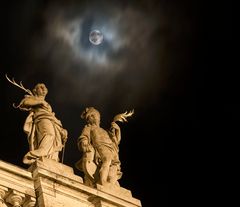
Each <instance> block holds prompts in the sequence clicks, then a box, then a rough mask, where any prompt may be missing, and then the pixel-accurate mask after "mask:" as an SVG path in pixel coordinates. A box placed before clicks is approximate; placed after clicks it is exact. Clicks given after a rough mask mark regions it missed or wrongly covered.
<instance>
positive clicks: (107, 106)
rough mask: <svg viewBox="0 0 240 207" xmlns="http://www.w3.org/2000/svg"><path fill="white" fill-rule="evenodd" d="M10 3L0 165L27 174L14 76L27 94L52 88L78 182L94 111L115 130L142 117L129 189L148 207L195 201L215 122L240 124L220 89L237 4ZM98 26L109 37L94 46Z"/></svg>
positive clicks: (132, 130)
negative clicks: (116, 123)
mask: <svg viewBox="0 0 240 207" xmlns="http://www.w3.org/2000/svg"><path fill="white" fill-rule="evenodd" d="M6 2H7V3H4V4H2V3H1V7H0V13H1V14H0V15H1V18H0V22H1V33H0V51H1V55H0V100H1V101H0V113H1V122H2V124H1V143H0V159H1V160H3V161H6V162H9V163H12V164H15V165H18V166H21V167H23V168H27V167H28V166H26V165H24V164H23V163H22V158H23V156H24V154H25V153H26V152H27V151H28V143H27V138H26V135H25V134H24V132H23V130H22V127H23V123H24V121H25V118H26V117H27V113H26V112H23V111H20V110H18V109H15V108H13V107H12V104H13V103H19V101H20V100H21V99H22V98H23V96H24V94H25V93H24V91H23V90H21V89H19V88H17V87H15V86H13V85H11V84H10V83H9V82H8V81H7V80H6V78H5V74H6V73H7V74H8V76H9V77H10V78H12V77H14V78H15V80H16V82H18V83H19V82H20V81H22V83H23V85H24V86H25V88H28V89H32V88H33V87H34V85H35V84H36V83H39V82H43V83H45V84H46V86H47V88H48V90H49V93H48V95H47V97H46V100H47V101H48V102H49V103H50V104H51V106H52V108H53V111H54V112H55V113H56V117H57V118H59V119H60V120H61V121H62V124H63V126H64V128H66V129H67V130H68V133H69V139H68V142H67V145H66V151H65V159H64V164H66V165H69V166H72V167H73V168H74V171H75V174H77V175H82V174H81V172H79V171H78V170H77V169H75V167H74V164H75V162H77V161H78V160H79V159H80V153H79V151H78V149H77V145H76V141H77V138H78V136H79V135H80V133H81V130H82V128H83V126H84V124H85V123H84V121H83V120H82V119H81V118H80V115H81V112H82V111H83V110H84V108H85V107H87V106H93V107H95V108H97V109H98V110H99V111H100V113H101V126H102V127H103V128H105V129H107V128H108V127H109V126H110V123H111V121H112V118H113V117H114V116H115V115H116V114H118V113H122V112H125V111H130V110H132V109H134V110H135V114H134V115H133V116H132V117H131V118H129V119H128V123H120V127H121V129H122V140H121V143H120V145H119V148H120V161H121V163H122V164H121V167H122V171H123V177H122V178H121V180H120V185H121V186H122V187H124V188H127V189H129V190H131V191H132V194H133V196H134V197H135V198H138V199H140V200H141V202H142V205H143V207H155V206H162V207H165V206H168V205H171V204H172V202H177V203H178V204H180V203H182V204H186V203H189V202H190V200H191V199H190V200H189V197H190V196H189V195H190V194H193V191H194V190H193V189H195V188H197V189H199V188H198V187H197V186H200V185H201V182H202V181H203V182H204V176H206V171H207V169H206V171H205V170H203V169H205V168H204V167H200V166H204V164H203V163H204V161H203V160H204V159H206V154H207V151H208V149H209V145H211V144H212V143H213V141H211V140H212V139H213V137H214V129H217V128H218V127H219V126H222V125H223V124H220V125H217V124H216V120H218V119H219V118H220V119H221V118H223V117H224V116H225V114H227V113H230V114H231V116H232V117H234V116H235V115H233V110H231V109H229V104H230V96H231V93H233V92H230V93H229V91H227V89H226V87H224V86H222V85H221V81H220V76H221V75H223V74H225V72H221V70H220V68H224V69H225V70H226V69H227V68H228V67H230V63H229V62H228V60H229V59H230V58H229V57H230V55H231V51H230V50H229V45H230V44H231V35H232V33H231V21H230V19H231V7H230V6H231V5H230V4H231V3H230V1H216V3H209V2H208V1H206V2H205V1H190V0H189V1H187V0H183V1H178V0H171V1H167V0H158V1H157V0H149V1H147V0H138V1H137V0H130V1H126V0H122V1H116V0H112V1H103V0H102V1H101V0H99V1H97V0H88V1H80V0H79V1H77V0H75V1H74V0H68V1H63V0H58V1H47V0H35V1H32V0H28V1H11V2H10V1H6ZM227 2H228V3H227ZM94 29H98V30H100V31H101V32H102V34H103V37H104V40H103V42H102V44H100V45H93V44H91V43H90V42H89V39H88V37H89V33H90V32H91V31H92V30H94ZM215 70H217V72H216V73H215ZM210 74H214V79H211V78H209V77H210ZM226 82H227V81H226ZM226 82H225V83H226ZM222 97H225V98H223V99H222ZM226 100H229V101H226ZM219 102H221V103H223V104H224V107H221V111H222V116H221V115H220V114H219V113H218V109H219V108H220V106H219ZM232 105H233V104H232ZM238 112H239V110H238ZM238 114H239V113H238ZM228 126H230V124H229V125H228ZM209 130H210V132H209ZM222 130H223V133H226V131H227V130H224V129H222ZM153 189H155V190H153ZM175 191H176V193H175ZM198 199H200V198H198ZM194 202H197V200H195V201H194ZM192 204H194V203H192Z"/></svg>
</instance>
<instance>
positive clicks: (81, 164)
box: [76, 107, 133, 187]
mask: <svg viewBox="0 0 240 207" xmlns="http://www.w3.org/2000/svg"><path fill="white" fill-rule="evenodd" d="M132 114H133V112H131V113H128V114H127V113H125V114H119V115H117V116H115V118H114V120H113V122H112V123H111V127H110V130H105V129H103V128H101V127H100V113H99V111H98V110H96V109H95V108H93V107H89V108H86V109H85V110H84V111H83V113H82V115H81V118H83V119H85V120H86V122H87V124H86V125H85V127H84V129H83V130H82V133H81V135H80V136H79V138H78V148H79V150H80V151H82V152H83V156H82V158H81V159H80V160H79V161H78V162H77V163H76V167H77V168H78V169H79V170H81V171H83V173H84V182H85V184H87V185H89V186H93V187H94V186H95V185H96V184H101V185H107V184H112V185H116V186H119V183H118V180H119V179H120V178H121V176H122V172H121V168H120V160H119V155H118V152H119V150H118V145H119V143H120V140H121V130H120V127H119V126H118V125H117V124H116V121H122V122H123V121H126V119H125V117H127V116H131V115H132ZM124 115H125V116H124Z"/></svg>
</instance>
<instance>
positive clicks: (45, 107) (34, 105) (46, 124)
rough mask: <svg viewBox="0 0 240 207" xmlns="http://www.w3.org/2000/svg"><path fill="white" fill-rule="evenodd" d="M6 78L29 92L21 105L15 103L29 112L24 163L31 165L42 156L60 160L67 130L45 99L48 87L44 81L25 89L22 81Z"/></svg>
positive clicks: (24, 128)
mask: <svg viewBox="0 0 240 207" xmlns="http://www.w3.org/2000/svg"><path fill="white" fill-rule="evenodd" d="M6 78H7V79H8V81H10V82H11V83H12V84H14V85H15V86H17V87H19V88H21V89H23V90H24V91H25V92H27V93H28V95H25V97H24V98H23V99H22V100H21V102H20V103H19V105H17V106H16V105H13V106H14V107H15V108H19V109H20V110H23V111H28V112H29V115H28V117H27V118H26V121H25V123H24V126H23V130H24V132H25V133H26V134H27V138H28V143H29V152H28V153H27V154H26V155H25V156H24V158H23V163H25V164H29V165H30V164H32V163H33V162H35V160H36V159H39V158H42V157H44V158H49V159H52V160H55V161H57V162H59V152H60V151H62V150H63V148H64V145H65V142H66V141H67V130H66V129H64V128H63V126H62V124H61V121H60V120H58V119H57V118H56V117H55V113H54V112H52V108H51V106H50V105H49V103H47V102H46V100H45V97H46V95H47V93H48V89H47V87H46V86H45V84H43V83H38V84H36V86H35V87H34V89H33V90H32V91H31V90H29V89H25V88H24V87H23V85H22V83H21V82H20V84H17V83H16V82H15V81H14V79H13V80H10V79H9V78H8V77H7V75H6Z"/></svg>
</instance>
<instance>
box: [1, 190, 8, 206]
mask: <svg viewBox="0 0 240 207" xmlns="http://www.w3.org/2000/svg"><path fill="white" fill-rule="evenodd" d="M7 192H8V188H6V187H4V186H1V185H0V204H3V203H5V201H4V198H5V195H6V194H7Z"/></svg>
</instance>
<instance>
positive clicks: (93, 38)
mask: <svg viewBox="0 0 240 207" xmlns="http://www.w3.org/2000/svg"><path fill="white" fill-rule="evenodd" d="M89 41H90V42H91V43H92V44H94V45H99V44H101V43H102V41H103V34H102V33H101V32H100V31H99V30H93V31H91V32H90V34H89Z"/></svg>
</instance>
